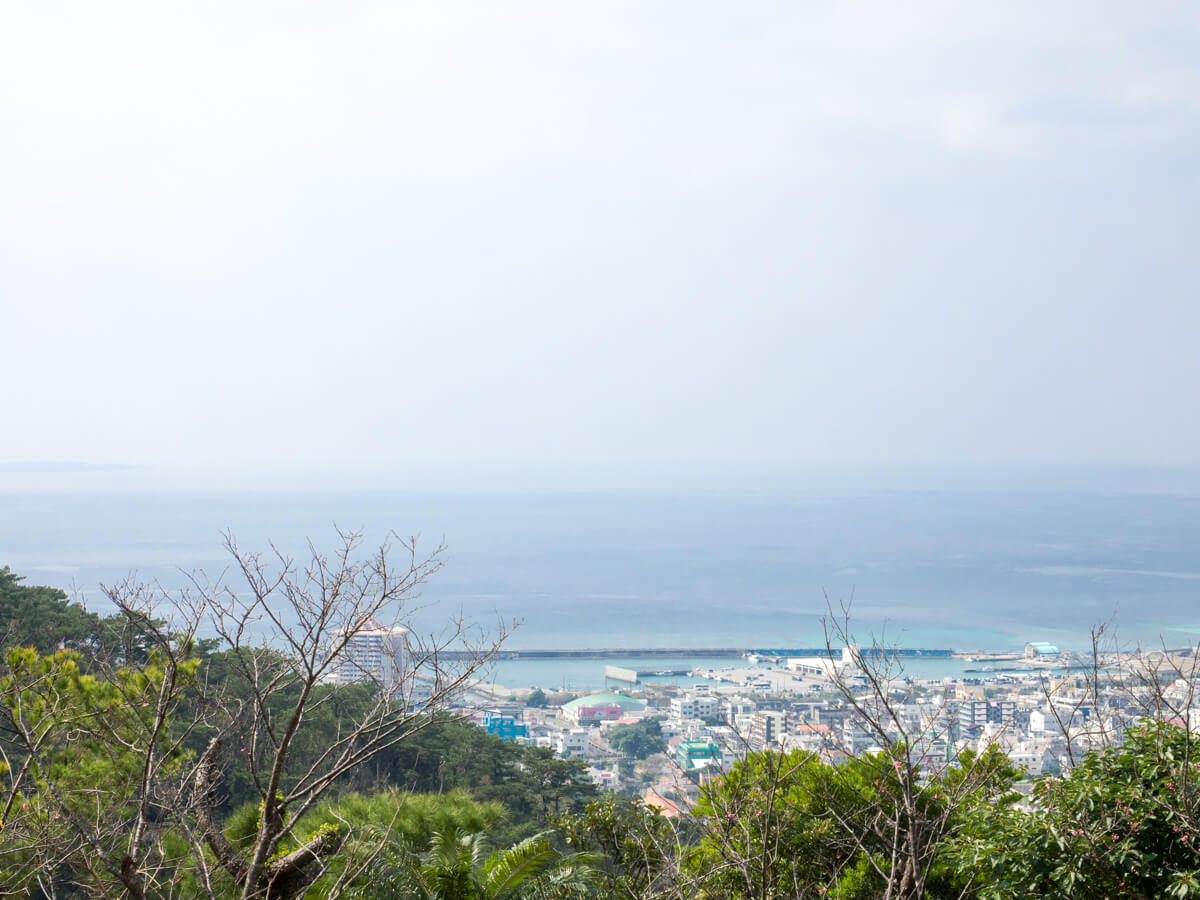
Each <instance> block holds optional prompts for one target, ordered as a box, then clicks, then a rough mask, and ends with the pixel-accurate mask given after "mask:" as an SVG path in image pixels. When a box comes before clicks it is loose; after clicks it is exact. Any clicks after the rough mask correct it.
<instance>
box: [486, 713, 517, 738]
mask: <svg viewBox="0 0 1200 900" xmlns="http://www.w3.org/2000/svg"><path fill="white" fill-rule="evenodd" d="M483 727H484V729H485V730H486V731H487V733H488V734H494V735H496V737H498V738H500V740H502V741H515V740H516V739H517V738H524V737H527V736H528V731H527V729H526V728H525V723H524V722H518V721H517V720H516V717H515V716H501V715H496V714H494V713H489V714H487V715H486V716H484V717H483Z"/></svg>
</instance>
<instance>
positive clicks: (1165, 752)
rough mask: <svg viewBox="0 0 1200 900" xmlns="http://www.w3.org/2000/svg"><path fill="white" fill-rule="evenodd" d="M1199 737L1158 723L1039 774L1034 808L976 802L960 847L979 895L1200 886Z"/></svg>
mask: <svg viewBox="0 0 1200 900" xmlns="http://www.w3.org/2000/svg"><path fill="white" fill-rule="evenodd" d="M1195 751H1196V747H1195V744H1194V741H1193V738H1192V736H1191V735H1190V734H1189V733H1188V732H1187V731H1186V730H1184V729H1182V728H1177V727H1175V726H1174V725H1170V724H1166V723H1161V722H1151V723H1145V724H1142V725H1139V726H1137V727H1135V728H1132V729H1130V730H1129V731H1128V732H1126V734H1125V736H1124V740H1123V742H1122V743H1121V744H1120V745H1119V746H1115V747H1109V748H1105V749H1102V750H1096V751H1093V752H1091V753H1088V754H1087V755H1086V756H1085V757H1084V758H1083V759H1082V760H1081V761H1080V763H1079V764H1078V765H1076V766H1075V767H1074V768H1072V769H1071V770H1069V772H1067V774H1065V775H1064V776H1062V777H1059V778H1044V779H1041V780H1040V781H1039V782H1038V783H1037V785H1036V788H1035V792H1034V796H1033V800H1034V802H1033V805H1032V809H1031V810H1029V811H1028V812H1022V811H1019V810H1016V809H1010V810H982V809H981V810H979V814H978V815H977V817H976V818H975V820H974V821H973V823H972V825H973V827H972V829H971V830H970V832H969V833H967V834H965V835H964V836H963V837H962V838H961V839H960V840H959V841H957V842H956V843H955V845H954V847H953V853H954V856H955V862H956V865H957V866H958V868H959V869H960V870H961V871H962V872H964V873H967V874H970V875H972V876H974V878H975V881H976V883H977V884H978V885H979V887H978V889H977V896H978V897H980V898H985V900H999V898H1002V897H1063V898H1066V897H1114V898H1116V897H1145V898H1159V897H1194V896H1197V895H1198V894H1200V846H1198V845H1200V761H1197V760H1196V759H1195Z"/></svg>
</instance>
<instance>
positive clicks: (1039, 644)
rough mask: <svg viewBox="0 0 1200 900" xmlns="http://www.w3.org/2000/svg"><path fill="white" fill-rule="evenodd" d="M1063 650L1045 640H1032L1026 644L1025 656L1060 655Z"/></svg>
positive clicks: (1032, 657) (1036, 657)
mask: <svg viewBox="0 0 1200 900" xmlns="http://www.w3.org/2000/svg"><path fill="white" fill-rule="evenodd" d="M1060 652H1061V651H1060V650H1059V649H1058V647H1056V646H1054V644H1048V643H1046V642H1045V641H1030V642H1029V643H1028V644H1026V645H1025V658H1026V659H1038V658H1040V657H1043V656H1058V655H1059V653H1060Z"/></svg>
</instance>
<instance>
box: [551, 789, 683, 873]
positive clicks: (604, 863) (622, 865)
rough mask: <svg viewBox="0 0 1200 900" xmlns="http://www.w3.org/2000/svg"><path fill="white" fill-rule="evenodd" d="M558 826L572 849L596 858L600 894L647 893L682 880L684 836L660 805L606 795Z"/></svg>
mask: <svg viewBox="0 0 1200 900" xmlns="http://www.w3.org/2000/svg"><path fill="white" fill-rule="evenodd" d="M555 825H556V826H557V827H558V829H559V831H560V832H561V833H562V835H563V839H564V840H565V841H566V843H567V845H568V846H569V847H571V848H572V849H574V850H576V851H580V852H585V853H590V854H593V855H594V856H595V858H596V859H597V860H598V865H599V871H598V874H597V879H598V881H599V884H600V888H601V890H600V896H602V897H643V896H653V895H655V894H657V893H659V892H660V891H661V892H666V891H668V890H669V889H670V888H671V887H672V886H674V885H676V884H677V882H678V878H677V876H678V848H679V844H680V841H681V839H682V836H681V835H680V834H677V833H676V828H675V826H674V825H673V824H672V822H671V821H670V820H668V819H666V818H665V817H663V816H662V815H660V814H659V812H658V810H656V809H654V808H653V807H650V806H646V805H645V804H644V803H642V802H641V801H640V800H626V799H623V798H619V797H615V796H607V797H604V798H602V799H600V800H596V801H594V802H592V803H589V804H588V805H587V806H586V807H585V808H584V809H583V811H582V812H578V813H572V814H570V815H565V816H561V817H559V818H557V819H556V820H555Z"/></svg>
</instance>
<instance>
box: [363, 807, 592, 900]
mask: <svg viewBox="0 0 1200 900" xmlns="http://www.w3.org/2000/svg"><path fill="white" fill-rule="evenodd" d="M486 847H487V844H486V840H485V837H484V835H483V834H482V833H480V832H479V831H473V830H470V829H468V828H463V827H461V826H456V825H449V826H445V827H443V828H440V829H437V830H434V831H433V832H432V833H431V834H430V836H429V841H428V846H427V847H426V848H425V849H424V850H417V849H416V848H415V847H414V846H413V845H412V844H410V843H408V842H406V841H404V840H403V839H402V838H397V837H395V836H394V835H390V836H388V837H387V839H386V840H385V841H384V843H383V845H382V847H381V849H380V851H379V852H378V853H377V854H376V855H375V859H374V861H373V862H372V864H371V871H370V875H369V877H365V878H360V879H357V880H356V881H355V882H354V883H353V885H352V887H351V890H350V892H349V895H348V896H350V897H362V898H367V897H370V898H372V900H392V898H394V900H401V898H404V900H409V898H414V900H519V898H535V897H536V898H546V900H550V898H556V900H558V898H562V900H566V898H569V897H581V896H584V895H585V893H586V892H587V891H588V889H589V887H590V883H591V876H592V868H591V862H590V860H589V859H588V858H586V857H584V856H581V855H578V854H563V853H560V852H559V851H558V850H556V849H554V847H553V845H552V844H551V841H550V836H549V834H548V833H543V834H537V835H532V836H530V837H528V838H526V839H525V840H523V841H521V842H520V843H517V844H515V845H513V846H511V847H507V848H503V849H499V850H496V851H494V852H492V853H490V854H489V853H488V852H487V849H486Z"/></svg>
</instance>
